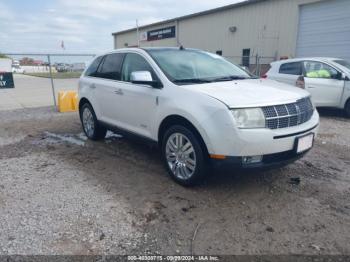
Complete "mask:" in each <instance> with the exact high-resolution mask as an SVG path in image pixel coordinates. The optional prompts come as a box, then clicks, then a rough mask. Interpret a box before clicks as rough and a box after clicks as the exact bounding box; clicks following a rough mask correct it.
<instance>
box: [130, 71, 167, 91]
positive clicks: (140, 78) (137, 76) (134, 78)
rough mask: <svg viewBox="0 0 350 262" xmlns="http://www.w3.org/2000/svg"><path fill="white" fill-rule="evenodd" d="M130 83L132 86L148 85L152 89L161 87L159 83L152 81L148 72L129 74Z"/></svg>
mask: <svg viewBox="0 0 350 262" xmlns="http://www.w3.org/2000/svg"><path fill="white" fill-rule="evenodd" d="M130 81H131V83H133V84H139V85H149V86H152V87H154V88H161V87H162V85H161V83H160V82H159V81H155V80H153V79H152V75H151V73H150V72H149V71H134V72H131V75H130Z"/></svg>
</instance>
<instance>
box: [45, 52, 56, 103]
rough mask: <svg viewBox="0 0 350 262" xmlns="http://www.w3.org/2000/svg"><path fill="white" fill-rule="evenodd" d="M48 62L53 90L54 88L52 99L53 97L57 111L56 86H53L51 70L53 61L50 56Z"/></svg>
mask: <svg viewBox="0 0 350 262" xmlns="http://www.w3.org/2000/svg"><path fill="white" fill-rule="evenodd" d="M47 60H48V62H49V71H50V79H51V88H52V97H53V104H54V106H55V109H57V104H56V94H55V86H54V84H53V77H52V70H51V59H50V55H47Z"/></svg>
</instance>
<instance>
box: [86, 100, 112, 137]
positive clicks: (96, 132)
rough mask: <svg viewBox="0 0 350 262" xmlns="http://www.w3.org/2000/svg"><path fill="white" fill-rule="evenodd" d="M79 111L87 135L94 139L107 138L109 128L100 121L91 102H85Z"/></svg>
mask: <svg viewBox="0 0 350 262" xmlns="http://www.w3.org/2000/svg"><path fill="white" fill-rule="evenodd" d="M79 111H80V120H81V123H82V125H83V129H84V133H85V135H86V136H87V137H88V138H90V139H92V140H100V139H103V138H105V136H106V133H107V129H106V128H104V127H103V126H101V125H100V123H99V122H98V120H97V118H96V114H95V112H94V110H93V108H92V106H91V105H90V104H89V103H85V104H84V105H83V106H82V107H81V108H80V110H79Z"/></svg>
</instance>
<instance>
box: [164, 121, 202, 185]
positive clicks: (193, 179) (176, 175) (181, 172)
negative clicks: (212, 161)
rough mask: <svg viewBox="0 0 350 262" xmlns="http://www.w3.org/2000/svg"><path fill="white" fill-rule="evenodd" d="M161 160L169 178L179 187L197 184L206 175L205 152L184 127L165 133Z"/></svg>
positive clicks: (173, 128) (196, 139) (194, 136)
mask: <svg viewBox="0 0 350 262" xmlns="http://www.w3.org/2000/svg"><path fill="white" fill-rule="evenodd" d="M162 158H163V161H164V164H165V166H166V169H167V170H168V172H169V174H170V176H171V177H172V178H173V179H174V180H175V181H176V182H178V183H179V184H181V185H184V186H192V185H195V184H198V183H199V182H201V181H202V179H203V177H204V176H205V174H206V162H205V151H204V150H203V149H202V147H201V144H200V141H199V139H198V137H197V136H196V135H195V134H194V133H193V132H192V131H191V130H190V129H188V128H186V127H184V126H180V125H175V126H172V127H170V128H169V129H168V130H167V131H166V132H165V134H164V136H163V140H162Z"/></svg>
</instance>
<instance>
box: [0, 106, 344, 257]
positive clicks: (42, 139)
mask: <svg viewBox="0 0 350 262" xmlns="http://www.w3.org/2000/svg"><path fill="white" fill-rule="evenodd" d="M321 115H322V118H321V128H320V134H319V136H318V138H317V139H316V141H315V146H314V149H313V150H312V151H311V152H310V153H309V154H307V156H306V157H304V158H303V159H301V160H299V161H297V162H295V163H294V164H291V165H289V166H287V167H285V168H282V169H277V170H272V171H265V172H249V173H246V172H238V171H229V170H217V169H216V170H212V172H211V176H210V177H209V178H208V179H207V180H206V181H205V183H204V184H203V185H201V186H198V187H195V188H183V187H181V186H179V185H177V184H175V183H174V182H173V181H172V180H171V179H170V178H169V177H168V176H167V174H166V172H165V171H164V168H163V167H162V165H161V163H160V160H159V152H158V151H157V150H156V149H151V148H149V147H147V146H145V145H142V144H139V143H137V142H134V141H130V140H126V139H124V138H123V137H120V136H118V135H114V134H109V136H108V137H107V138H106V139H105V140H104V141H101V142H92V141H88V140H87V139H86V137H85V136H84V135H83V134H82V130H81V126H80V123H79V119H78V116H77V114H75V113H68V114H59V113H55V112H53V111H52V110H51V109H50V108H39V109H28V110H16V111H3V112H0V123H1V125H0V254H2V255H9V254H23V255H30V254H36V255H38V254H67V255H71V254H74V255H77V254H135V253H137V254H191V253H193V254H215V255H224V254H348V255H349V254H350V204H349V199H350V177H349V175H350V136H349V132H350V120H349V119H346V118H344V117H342V116H341V114H339V113H338V112H337V111H324V110H323V111H321ZM293 178H294V179H293ZM295 178H299V179H300V183H299V184H298V179H295ZM291 179H292V180H291ZM193 239H194V240H193Z"/></svg>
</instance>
